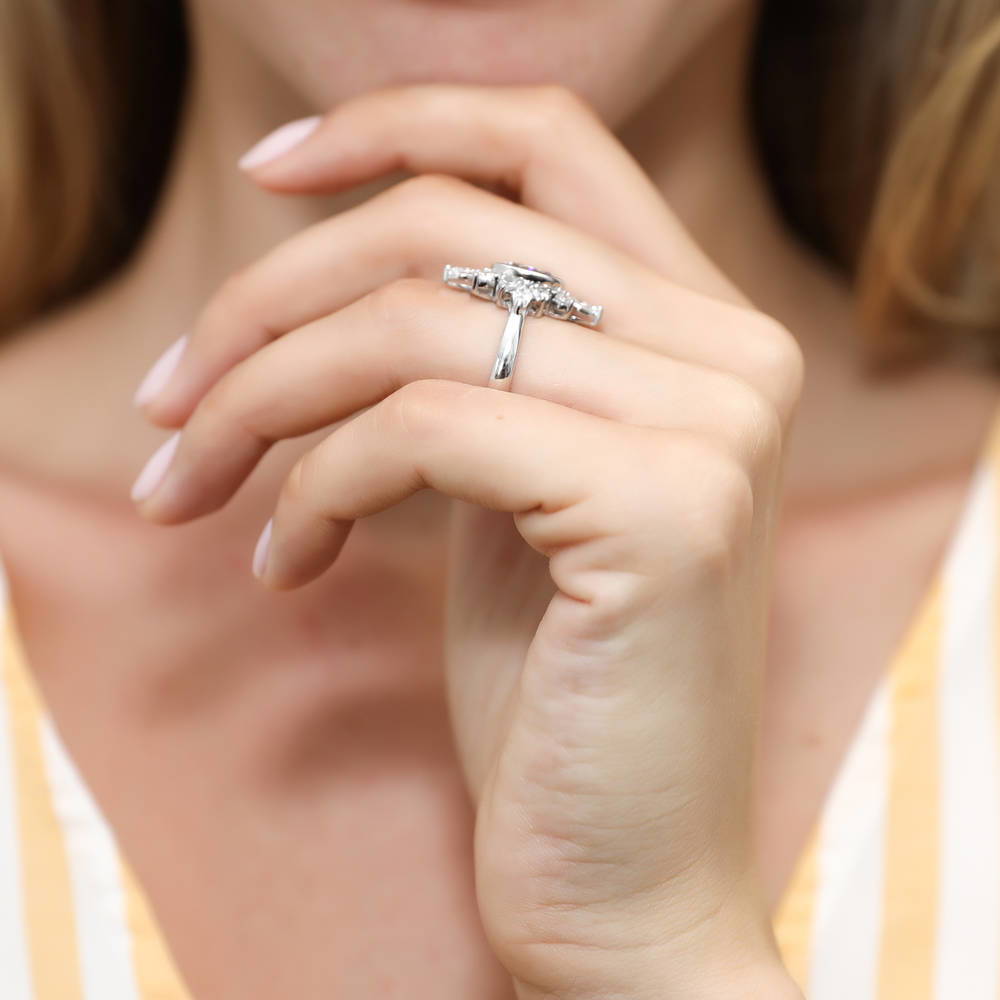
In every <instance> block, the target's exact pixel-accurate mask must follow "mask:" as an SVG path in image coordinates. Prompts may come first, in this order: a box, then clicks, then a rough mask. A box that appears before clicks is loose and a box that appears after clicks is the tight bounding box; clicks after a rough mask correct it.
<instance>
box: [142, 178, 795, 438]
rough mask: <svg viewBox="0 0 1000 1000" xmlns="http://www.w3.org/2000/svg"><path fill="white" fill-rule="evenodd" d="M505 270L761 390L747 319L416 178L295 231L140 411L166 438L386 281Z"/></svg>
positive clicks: (211, 309)
mask: <svg viewBox="0 0 1000 1000" xmlns="http://www.w3.org/2000/svg"><path fill="white" fill-rule="evenodd" d="M504 259H506V260H524V261H525V262H526V263H533V264H536V265H538V266H541V267H543V268H546V269H547V268H548V267H549V266H550V265H553V266H554V264H555V262H558V265H559V266H558V267H555V270H556V273H558V274H563V275H564V276H568V275H572V282H570V288H569V290H570V291H571V292H572V293H573V294H575V295H577V296H579V297H581V298H585V299H587V300H588V301H591V302H599V303H601V304H602V305H604V306H605V315H607V316H614V317H616V318H617V319H619V320H620V321H621V324H620V336H621V337H623V338H626V339H631V340H633V341H635V342H636V343H640V344H642V345H643V346H645V347H647V348H649V349H650V350H656V351H659V352H661V353H669V354H671V355H673V356H674V357H676V358H678V359H681V360H686V361H691V362H694V363H697V364H702V365H708V366H710V367H716V368H722V369H728V370H731V371H733V372H734V373H736V374H738V375H740V376H741V377H743V378H745V379H747V381H749V382H751V384H754V385H756V386H757V387H758V388H760V389H761V390H762V391H764V392H765V393H768V392H769V390H770V386H769V385H768V383H769V380H771V379H772V377H773V374H772V369H773V350H772V346H773V341H774V337H773V332H772V331H771V330H768V329H765V326H764V324H756V325H755V324H754V323H751V322H748V321H747V317H748V316H750V315H751V313H750V311H749V310H748V309H746V308H745V307H743V306H740V305H737V304H733V303H729V302H723V301H720V300H716V299H712V298H710V297H708V296H706V295H703V294H702V293H700V292H697V291H694V290H691V289H689V288H686V287H684V286H682V285H678V284H674V283H672V282H670V281H668V280H666V279H664V278H663V276H662V275H660V274H658V273H656V272H654V271H652V270H650V269H648V268H646V267H644V266H643V265H642V264H640V263H638V262H636V261H634V260H633V259H632V258H630V257H628V256H626V255H625V254H624V253H622V252H621V251H619V250H617V249H616V248H614V247H611V246H609V245H607V244H605V243H603V242H601V241H600V240H598V239H596V238H595V237H592V236H590V235H588V234H586V233H584V232H581V231H579V230H575V229H573V228H572V227H570V226H567V225H566V224H564V223H561V222H558V221H556V220H554V219H551V218H549V217H547V216H544V215H541V214H540V213H538V212H535V211H533V210H531V209H528V208H525V207H523V206H521V205H515V204H512V203H511V202H509V201H507V200H506V199H504V198H500V197H498V196H496V195H492V194H488V193H486V192H484V191H481V190H479V189H477V188H475V187H473V186H472V185H469V184H467V183H465V182H462V181H457V180H455V179H453V178H439V177H431V176H424V177H420V178H417V179H415V180H411V181H405V182H403V183H401V184H398V185H396V187H395V188H393V189H390V190H389V191H388V192H385V193H383V194H382V195H379V196H377V197H375V198H373V199H371V200H370V201H369V202H366V203H365V204H363V205H361V206H359V207H358V208H355V209H352V210H350V211H347V212H344V213H341V214H340V215H338V216H335V217H333V218H332V219H328V220H326V221H325V222H322V223H319V224H317V225H314V226H312V227H310V228H309V229H306V230H304V231H303V232H302V233H299V234H297V235H296V236H294V237H292V238H291V239H289V240H287V241H286V242H285V243H282V244H280V245H279V246H278V247H276V248H275V249H274V250H272V251H271V252H270V253H269V254H267V255H266V256H265V257H263V258H261V260H259V261H258V262H256V263H255V264H253V265H252V266H250V267H249V268H247V269H246V270H245V271H243V272H240V273H238V274H237V275H236V276H234V277H233V278H230V279H229V280H228V281H227V282H226V283H225V284H224V286H223V287H222V288H221V289H220V291H219V292H218V293H217V294H216V295H215V296H214V297H213V298H212V299H211V300H210V301H209V303H208V304H207V305H206V307H205V308H204V309H203V310H202V313H201V315H200V316H199V318H198V321H197V323H196V325H195V328H194V330H193V332H192V334H191V336H190V339H189V342H188V344H187V346H186V348H185V349H184V352H183V355H182V356H181V358H180V361H179V363H178V366H177V368H176V370H175V371H174V373H173V375H172V377H171V379H170V381H169V383H168V385H167V386H166V387H165V388H164V389H162V390H161V391H160V393H159V395H158V396H157V397H156V398H155V399H154V400H152V401H149V402H147V403H146V404H145V412H146V414H147V416H148V417H149V418H150V419H151V420H153V422H154V423H157V424H159V425H161V426H167V427H178V426H180V425H181V424H183V423H184V421H185V420H187V419H188V417H189V416H190V414H191V412H192V411H193V410H194V407H195V406H196V405H197V404H198V401H199V400H200V399H201V398H202V396H203V395H204V394H205V393H206V392H207V391H208V389H209V388H210V387H211V386H212V385H213V384H214V383H215V382H216V381H217V380H218V379H219V378H220V377H221V376H222V375H223V374H224V373H225V372H226V371H228V370H229V369H230V368H232V367H233V365H235V364H238V363H239V362H240V361H242V360H243V359H245V358H247V357H249V356H250V355H251V354H252V353H253V352H254V351H256V350H258V349H260V348H261V347H263V346H264V345H265V344H267V343H269V342H271V341H272V340H275V339H277V338H279V337H281V336H284V335H285V334H287V333H288V332H289V331H290V330H293V329H296V328H298V327H300V326H302V325H304V324H307V323H309V322H311V321H313V320H315V319H317V318H319V317H321V316H324V315H326V314H328V313H331V312H333V311H335V310H337V309H341V308H343V307H345V306H347V305H349V304H350V303H351V302H353V301H356V300H357V299H359V298H361V297H363V296H364V295H366V294H368V293H369V292H371V291H373V290H374V289H376V288H378V287H379V286H381V285H384V284H386V283H387V282H391V281H393V280H394V279H396V278H400V277H406V276H419V277H423V278H428V279H430V278H434V279H437V278H439V276H440V274H441V268H442V266H443V265H444V264H446V263H450V264H458V265H471V266H480V265H482V264H487V263H489V262H491V261H493V260H504ZM564 272H565V273H564ZM622 275H627V280H623V278H622ZM567 280H568V277H567ZM665 316H666V317H669V322H664V317H665ZM736 324H738V325H739V326H740V328H741V336H740V339H739V342H738V343H734V341H733V337H732V334H731V330H732V328H733V327H734V325H736ZM755 331H758V332H759V334H760V336H756V337H755V336H754V334H755ZM776 402H778V401H777V400H776ZM779 407H780V403H779Z"/></svg>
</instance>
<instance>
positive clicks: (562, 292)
mask: <svg viewBox="0 0 1000 1000" xmlns="http://www.w3.org/2000/svg"><path fill="white" fill-rule="evenodd" d="M442 277H443V280H444V282H445V283H446V284H448V285H450V286H451V287H452V288H457V289H459V290H461V291H464V292H469V293H470V294H472V295H476V296H478V297H479V298H483V299H489V300H490V301H491V302H493V303H495V304H496V305H498V306H500V308H502V309H506V310H507V311H508V316H507V322H506V323H505V324H504V328H503V333H502V334H501V335H500V343H499V345H498V346H497V354H496V359H495V361H494V362H493V368H492V370H491V372H490V377H489V381H488V385H489V387H490V388H494V389H503V390H509V389H510V383H511V380H512V379H513V377H514V362H515V360H516V359H517V348H518V345H519V344H520V341H521V331H522V330H523V329H524V322H525V320H526V319H527V317H528V316H549V317H551V318H553V319H562V320H567V321H568V322H570V323H583V324H585V325H587V326H597V324H598V323H599V322H600V321H601V316H602V314H603V312H604V308H603V306H596V305H593V304H592V303H590V302H584V301H582V300H581V299H576V298H574V297H573V296H572V295H570V293H569V292H567V291H566V289H565V288H563V286H562V282H561V281H560V280H559V279H558V278H557V277H556V276H555V275H554V274H550V273H549V272H548V271H542V270H540V269H539V268H537V267H530V266H528V265H526V264H516V263H514V262H513V261H500V262H499V263H496V264H493V265H492V266H491V267H486V268H473V267H456V266H454V265H452V264H446V265H445V267H444V274H443V276H442Z"/></svg>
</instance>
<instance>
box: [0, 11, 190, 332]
mask: <svg viewBox="0 0 1000 1000" xmlns="http://www.w3.org/2000/svg"><path fill="white" fill-rule="evenodd" d="M185 64H186V55H185V45H184V34H183V21H182V13H181V7H180V3H179V0H142V2H139V3H137V2H135V0H73V2H68V0H0V331H3V330H6V329H9V328H11V327H13V326H14V325H15V324H17V323H20V322H22V321H24V320H27V319H29V318H31V317H32V316H33V315H35V314H37V313H40V312H43V311H45V310H46V309H48V308H50V307H52V306H55V305H57V304H59V303H61V302H63V301H65V300H67V299H70V298H72V297H73V296H75V295H77V294H79V293H80V292H82V291H85V290H86V289H87V288H89V287H90V286H92V285H94V284H96V283H97V282H98V281H100V280H101V279H102V278H103V277H105V276H107V275H108V274H109V273H110V272H111V271H112V270H113V269H114V268H115V267H116V266H117V265H118V264H119V263H121V262H122V261H123V260H124V259H125V257H126V256H127V255H128V253H129V251H130V250H131V248H132V247H133V245H134V243H135V241H136V239H137V238H138V236H139V234H140V232H141V230H142V228H143V225H144V223H145V221H146V219H147V218H148V215H149V212H150V210H151V208H152V205H153V203H154V201H155V197H156V193H157V191H158V188H159V185H160V181H161V179H162V176H163V173H164V170H165V168H166V162H167V158H168V154H169V150H170V146H171V144H172V137H173V132H174V129H175V124H176V117H177V115H178V113H179V110H180V99H181V85H182V80H183V76H184V72H185Z"/></svg>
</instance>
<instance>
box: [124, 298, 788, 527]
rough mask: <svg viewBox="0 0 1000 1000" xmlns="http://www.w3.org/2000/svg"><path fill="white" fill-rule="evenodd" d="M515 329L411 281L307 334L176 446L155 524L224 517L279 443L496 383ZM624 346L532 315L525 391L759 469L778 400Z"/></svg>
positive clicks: (155, 496) (204, 414)
mask: <svg viewBox="0 0 1000 1000" xmlns="http://www.w3.org/2000/svg"><path fill="white" fill-rule="evenodd" d="M503 323H504V317H503V313H502V312H501V310H498V309H497V308H496V307H495V306H491V304H490V303H488V302H484V301H482V300H478V299H474V298H472V297H470V296H468V295H465V294H461V293H458V292H456V291H455V290H453V289H451V288H448V287H447V286H444V285H441V284H432V283H431V282H428V281H424V280H422V279H403V280H400V281H396V282H392V283H390V284H388V285H385V286H383V287H382V288H381V289H379V290H377V291H376V292H373V293H371V294H369V295H368V296H365V297H364V298H362V299H360V300H358V301H357V302H355V303H353V304H352V305H350V306H348V307H346V308H344V309H341V310H338V311H337V312H335V313H332V314H331V315H329V316H326V317H323V318H321V319H319V320H316V321H314V322H312V323H309V324H307V325H305V326H303V327H300V328H299V329H297V330H295V331H293V332H292V333H290V334H288V335H287V336H285V337H283V338H281V339H280V340H276V341H274V342H272V343H270V344H269V345H268V346H266V347H264V348H262V349H261V350H259V351H257V352H255V353H254V354H253V355H251V356H250V357H249V358H247V359H246V360H244V361H243V362H242V363H240V364H238V365H236V366H235V367H234V368H233V369H232V370H231V371H229V372H228V373H227V374H226V375H225V377H223V378H222V379H221V380H220V381H219V382H218V383H217V384H216V385H215V386H214V387H213V388H212V389H211V390H210V391H209V392H208V394H207V395H206V396H205V397H204V399H203V400H202V401H201V403H200V404H199V405H198V406H197V408H196V409H195V411H194V413H193V414H192V416H191V418H190V420H189V421H188V423H187V425H186V426H185V428H184V430H183V433H181V432H178V433H177V434H175V435H174V437H173V438H172V439H171V440H170V441H168V442H166V443H165V445H164V446H163V448H164V449H165V450H166V451H167V452H169V454H171V455H172V458H171V460H170V463H169V468H168V469H167V472H166V474H165V475H164V476H163V478H161V479H160V481H159V484H158V485H157V486H156V488H155V491H154V492H152V493H151V494H149V495H147V496H145V497H143V496H141V495H140V496H137V497H136V499H137V500H139V501H140V502H141V504H142V513H143V514H144V515H145V516H146V517H149V518H150V519H152V520H156V521H161V522H165V523H175V522H177V521H183V520H188V519H190V518H193V517H197V516H200V515H202V514H206V513H209V512H210V511H213V510H216V509H218V508H219V507H220V506H222V505H223V504H224V503H225V502H226V501H227V500H228V499H229V498H230V497H231V496H232V495H233V493H234V492H235V490H236V489H237V488H238V487H239V485H240V484H241V483H242V482H243V480H244V479H246V477H247V476H248V475H249V474H250V472H251V471H252V470H253V468H254V466H255V465H256V464H257V462H258V461H259V460H260V459H261V458H262V456H263V455H264V454H265V453H266V451H267V449H268V448H269V447H270V446H271V444H273V443H274V442H276V441H278V440H282V439H284V438H288V437H296V436H299V435H302V434H307V433H310V432H312V431H315V430H318V429H320V428H322V427H326V426H328V425H330V424H332V423H335V422H337V421H339V420H342V419H346V418H347V417H349V416H351V415H352V414H353V413H355V412H356V411H358V410H361V409H364V408H366V407H368V406H370V405H373V404H375V403H377V402H378V401H380V400H381V399H384V398H385V397H387V396H389V395H390V394H391V393H393V392H395V391H396V390H397V389H399V388H400V387H401V386H403V385H405V384H407V383H410V382H414V381H417V380H420V379H427V378H437V379H450V380H455V381H460V382H466V383H468V384H472V385H484V384H485V383H486V381H487V378H488V375H489V370H490V367H491V365H492V362H493V357H494V354H495V351H496V346H497V342H498V340H499V336H500V331H501V329H502V327H503ZM609 323H611V320H610V319H609V320H607V321H606V322H605V325H606V326H607V325H608V324H609ZM621 334H622V329H621V323H620V321H619V323H618V324H613V325H612V326H610V327H609V329H608V331H607V332H601V331H597V330H593V329H590V328H587V327H584V326H580V325H577V324H573V323H567V322H565V321H561V320H556V319H552V318H548V317H530V318H529V319H528V321H527V326H526V330H525V335H524V336H523V338H522V344H521V349H520V352H519V355H518V360H517V366H516V369H515V372H514V383H513V387H514V388H516V391H517V392H520V393H522V394H526V395H531V396H537V397H540V398H544V399H547V400H549V401H551V402H555V403H559V404H562V405H566V406H570V407H573V408H575V409H578V410H582V411H586V412H589V413H592V414H594V415H596V416H601V417H605V418H609V419H613V420H617V421H621V422H623V423H629V424H635V425H641V426H648V427H667V426H669V427H671V428H674V429H678V430H686V431H691V432H694V433H700V434H708V435H710V436H711V437H712V438H714V439H715V440H716V441H717V442H718V443H719V445H720V446H721V447H723V448H725V449H726V450H728V451H730V452H732V453H733V454H734V457H736V458H737V459H738V460H740V461H742V462H744V463H746V464H747V465H748V467H751V468H752V467H753V465H754V464H755V462H756V460H757V458H758V457H759V456H758V454H757V452H758V450H759V448H760V446H761V444H762V442H764V441H767V440H771V439H772V436H773V435H772V434H771V432H772V430H773V429H774V423H775V422H776V420H777V416H776V415H775V413H774V411H773V408H771V407H770V404H768V403H767V401H766V400H765V398H764V397H763V396H762V395H761V394H760V393H759V392H758V391H756V390H755V389H754V388H753V387H751V386H750V385H749V384H747V383H746V382H745V381H743V380H742V379H740V378H739V377H737V376H736V375H734V374H732V373H731V372H728V371H723V370H720V369H714V368H710V367H707V366H704V365H698V364H694V363H691V362H688V361H684V360H679V359H677V358H674V357H671V356H669V355H665V354H659V353H656V352H653V351H650V350H648V349H647V348H646V347H644V346H642V344H641V343H637V342H635V341H634V340H629V339H627V338H625V337H624V336H622V335H621ZM637 339H641V337H638V338H637Z"/></svg>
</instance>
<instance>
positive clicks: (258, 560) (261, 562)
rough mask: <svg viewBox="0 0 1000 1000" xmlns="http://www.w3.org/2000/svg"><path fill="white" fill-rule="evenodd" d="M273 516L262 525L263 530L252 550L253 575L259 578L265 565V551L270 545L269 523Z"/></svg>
mask: <svg viewBox="0 0 1000 1000" xmlns="http://www.w3.org/2000/svg"><path fill="white" fill-rule="evenodd" d="M273 521H274V518H270V519H269V520H268V522H267V524H265V525H264V530H263V531H262V532H261V533H260V538H258V539H257V545H256V546H255V547H254V550H253V575H254V576H256V577H258V578H260V577H261V576H263V575H264V568H265V567H266V566H267V551H268V549H269V548H270V547H271V524H272V522H273Z"/></svg>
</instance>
